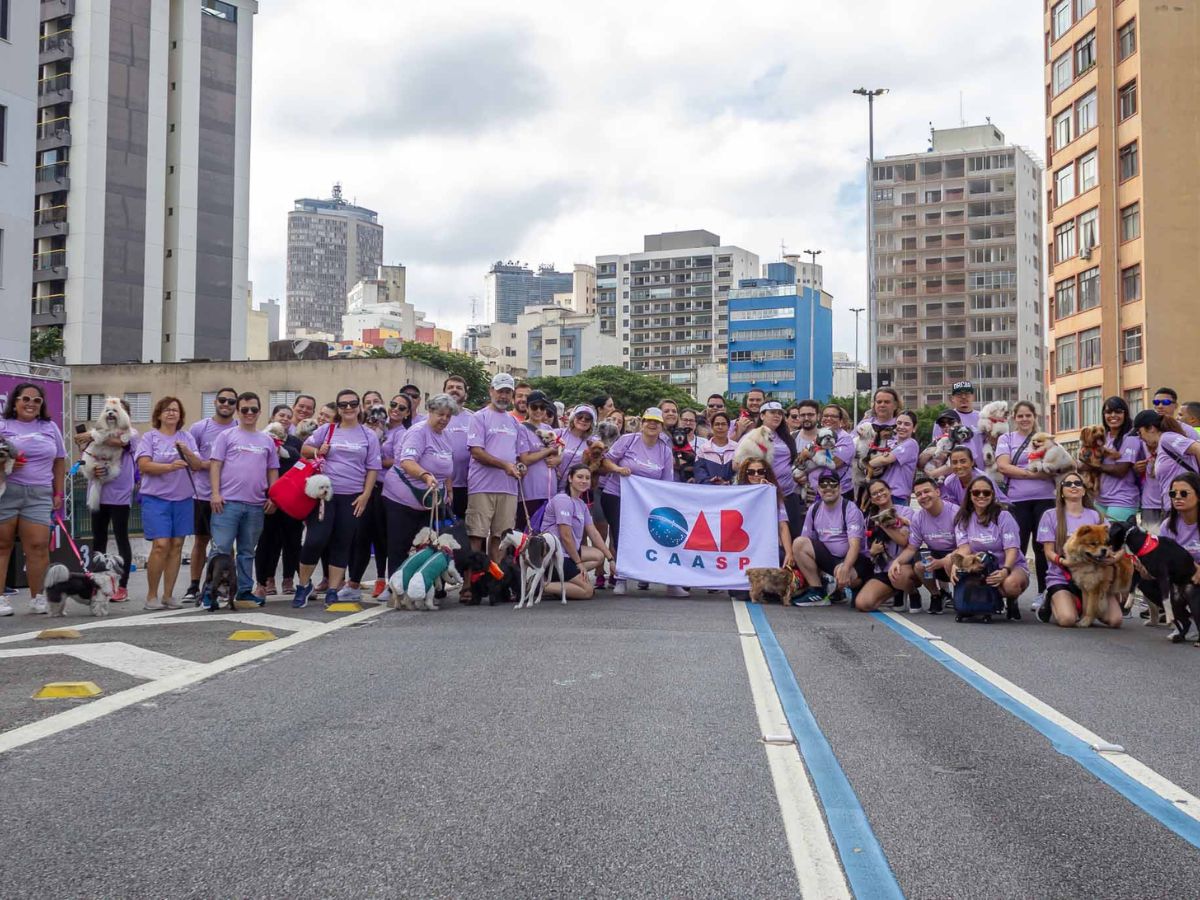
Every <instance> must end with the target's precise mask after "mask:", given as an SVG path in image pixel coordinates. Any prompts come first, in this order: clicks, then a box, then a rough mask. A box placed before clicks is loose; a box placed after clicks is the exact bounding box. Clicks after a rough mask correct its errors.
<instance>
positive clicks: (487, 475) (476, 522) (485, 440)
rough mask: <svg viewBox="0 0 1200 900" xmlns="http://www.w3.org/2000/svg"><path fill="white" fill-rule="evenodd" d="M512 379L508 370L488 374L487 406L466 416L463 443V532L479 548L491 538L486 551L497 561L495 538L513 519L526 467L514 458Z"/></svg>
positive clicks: (517, 425) (514, 384)
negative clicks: (467, 453) (466, 453)
mask: <svg viewBox="0 0 1200 900" xmlns="http://www.w3.org/2000/svg"><path fill="white" fill-rule="evenodd" d="M515 390H516V382H515V381H514V380H513V377H512V376H511V375H509V374H508V373H507V372H501V373H500V374H499V375H496V376H494V377H493V378H492V386H491V388H490V390H489V391H488V397H489V402H488V405H487V406H485V407H484V408H483V409H481V410H479V412H477V413H475V414H474V415H473V416H472V417H471V422H470V426H469V427H468V429H467V446H468V447H469V448H470V450H471V464H470V467H469V468H468V470H467V493H468V497H467V534H468V535H469V536H470V538H471V546H472V548H474V549H475V550H482V549H483V545H484V543H485V542H487V540H488V538H492V539H493V540H492V541H491V544H490V546H489V552H490V553H491V556H492V559H493V560H494V561H496V562H499V561H500V540H499V539H500V537H501V536H502V535H503V534H504V533H505V532H506V531H509V530H511V529H512V528H513V527H514V526H515V525H516V521H517V483H518V481H519V480H520V478H521V476H522V475H524V474H525V467H524V466H522V465H521V464H520V463H519V462H518V461H517V429H518V428H520V427H521V424H520V423H519V422H518V421H517V420H516V419H514V418H513V416H512V414H511V413H510V409H511V408H512V403H513V395H514V393H515Z"/></svg>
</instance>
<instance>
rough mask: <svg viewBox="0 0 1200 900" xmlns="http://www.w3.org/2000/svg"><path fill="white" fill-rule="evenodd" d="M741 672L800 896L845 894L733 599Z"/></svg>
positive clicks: (767, 675)
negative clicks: (743, 669) (750, 697)
mask: <svg viewBox="0 0 1200 900" xmlns="http://www.w3.org/2000/svg"><path fill="white" fill-rule="evenodd" d="M733 615H734V617H735V619H736V620H737V625H738V636H739V639H740V641H741V645H742V656H743V657H744V659H745V661H746V674H747V675H748V676H749V677H750V693H751V694H752V695H753V697H754V708H755V711H756V712H757V713H758V727H759V729H760V730H761V731H762V734H763V749H764V750H765V751H766V753H767V764H768V766H769V767H770V769H771V780H772V781H773V782H774V783H775V796H776V797H777V798H778V799H779V812H780V815H781V816H782V817H783V830H784V834H785V835H786V836H787V842H788V849H789V850H790V851H791V853H792V864H793V865H794V866H795V867H796V877H797V878H798V879H799V881H800V895H801V896H802V897H818V898H825V897H830V898H834V897H846V898H849V896H850V890H849V888H848V887H847V886H846V878H845V876H844V875H843V874H842V868H841V866H840V865H839V863H838V859H837V854H836V852H835V851H834V849H833V841H832V840H831V839H830V837H829V831H828V829H827V828H826V827H825V819H824V817H823V816H822V815H821V808H820V806H818V805H817V798H816V796H815V795H814V794H813V791H812V786H811V785H810V784H809V783H808V774H807V772H806V771H805V768H804V760H802V759H801V758H800V753H799V750H798V749H797V747H796V741H795V739H794V738H793V736H792V732H791V729H790V728H789V727H788V723H787V717H786V716H785V715H784V712H783V707H782V706H780V704H779V696H778V694H776V692H775V685H774V683H773V682H772V681H771V672H770V669H768V668H767V660H766V657H764V656H763V651H762V646H761V645H760V644H759V642H758V634H757V632H755V630H754V625H753V623H751V621H750V614H749V613H748V612H747V611H746V604H745V603H742V602H740V601H738V600H734V601H733Z"/></svg>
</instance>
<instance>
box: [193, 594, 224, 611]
mask: <svg viewBox="0 0 1200 900" xmlns="http://www.w3.org/2000/svg"><path fill="white" fill-rule="evenodd" d="M196 602H197V604H198V605H199V606H200V608H201V609H219V608H220V607H219V606H218V605H217V604H219V603H220V601H219V600H217V601H215V602H214V600H213V598H212V596H211V595H210V594H205V595H204V596H203V597H201V598H200V599H199V600H197V601H196Z"/></svg>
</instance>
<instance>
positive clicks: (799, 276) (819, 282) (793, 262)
mask: <svg viewBox="0 0 1200 900" xmlns="http://www.w3.org/2000/svg"><path fill="white" fill-rule="evenodd" d="M783 261H784V262H785V263H787V264H788V265H790V266H791V267H792V268H793V269H795V270H796V285H797V286H798V287H802V288H806V287H810V288H812V289H813V290H816V291H820V290H824V288H825V270H824V269H823V268H822V267H821V264H820V263H815V264H814V263H811V262H805V261H804V258H803V257H802V256H801V255H800V254H799V253H785V254H784V256H783ZM764 274H766V273H765V272H764Z"/></svg>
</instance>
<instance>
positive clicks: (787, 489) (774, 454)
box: [771, 437, 796, 497]
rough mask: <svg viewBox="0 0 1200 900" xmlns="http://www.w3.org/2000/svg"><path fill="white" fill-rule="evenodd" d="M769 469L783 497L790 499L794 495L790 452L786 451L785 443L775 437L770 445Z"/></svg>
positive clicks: (794, 484) (794, 488)
mask: <svg viewBox="0 0 1200 900" xmlns="http://www.w3.org/2000/svg"><path fill="white" fill-rule="evenodd" d="M771 468H772V469H774V471H775V480H776V481H777V482H778V483H779V489H780V490H781V491H783V496H785V497H790V496H791V495H792V494H794V493H796V478H795V476H794V475H792V451H791V450H789V449H788V445H787V441H785V440H783V438H779V437H777V438H776V439H775V440H774V441H773V442H772V443H771Z"/></svg>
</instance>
